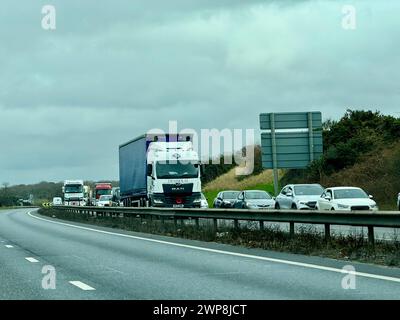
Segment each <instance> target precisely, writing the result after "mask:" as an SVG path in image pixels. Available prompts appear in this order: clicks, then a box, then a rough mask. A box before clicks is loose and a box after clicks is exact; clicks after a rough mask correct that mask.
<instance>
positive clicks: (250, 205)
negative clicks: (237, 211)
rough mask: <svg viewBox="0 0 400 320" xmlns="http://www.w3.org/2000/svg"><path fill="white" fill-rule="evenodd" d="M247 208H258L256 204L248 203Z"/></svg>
mask: <svg viewBox="0 0 400 320" xmlns="http://www.w3.org/2000/svg"><path fill="white" fill-rule="evenodd" d="M246 207H249V208H255V207H257V206H256V205H255V204H254V203H249V202H246Z"/></svg>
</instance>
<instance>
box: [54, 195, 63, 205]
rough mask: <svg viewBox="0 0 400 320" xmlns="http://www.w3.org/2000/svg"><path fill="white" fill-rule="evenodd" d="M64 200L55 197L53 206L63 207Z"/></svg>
mask: <svg viewBox="0 0 400 320" xmlns="http://www.w3.org/2000/svg"><path fill="white" fill-rule="evenodd" d="M62 204H63V202H62V198H60V197H54V198H53V206H62Z"/></svg>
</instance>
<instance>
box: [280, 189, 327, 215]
mask: <svg viewBox="0 0 400 320" xmlns="http://www.w3.org/2000/svg"><path fill="white" fill-rule="evenodd" d="M323 192H324V188H322V187H321V185H319V184H289V185H287V186H285V187H284V188H283V189H282V191H281V192H280V193H279V195H278V196H277V197H276V199H275V201H276V203H275V209H295V210H312V209H315V206H316V204H317V201H318V200H319V198H320V197H321V194H322V193H323Z"/></svg>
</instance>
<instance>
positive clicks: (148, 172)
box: [147, 164, 153, 176]
mask: <svg viewBox="0 0 400 320" xmlns="http://www.w3.org/2000/svg"><path fill="white" fill-rule="evenodd" d="M152 173H153V165H152V164H148V165H147V175H148V176H151V175H152Z"/></svg>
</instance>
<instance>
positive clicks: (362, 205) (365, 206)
mask: <svg viewBox="0 0 400 320" xmlns="http://www.w3.org/2000/svg"><path fill="white" fill-rule="evenodd" d="M317 210H343V211H353V210H369V211H378V210H379V208H378V206H377V204H376V202H375V201H374V200H372V196H369V195H368V194H367V193H366V192H365V191H364V190H363V189H361V188H355V187H335V188H327V189H325V190H324V192H323V194H322V195H321V197H320V198H319V200H318V202H317Z"/></svg>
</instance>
